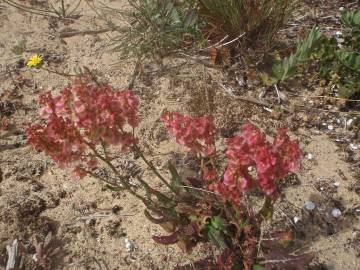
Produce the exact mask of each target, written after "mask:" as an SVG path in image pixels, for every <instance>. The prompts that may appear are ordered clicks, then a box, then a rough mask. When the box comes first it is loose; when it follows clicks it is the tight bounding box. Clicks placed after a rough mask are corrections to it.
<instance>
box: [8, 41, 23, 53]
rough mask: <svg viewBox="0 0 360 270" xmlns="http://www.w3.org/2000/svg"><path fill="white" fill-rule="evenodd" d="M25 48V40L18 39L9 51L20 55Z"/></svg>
mask: <svg viewBox="0 0 360 270" xmlns="http://www.w3.org/2000/svg"><path fill="white" fill-rule="evenodd" d="M25 50H26V40H24V39H23V40H21V41H19V42H18V43H17V44H16V45H15V46H14V47H13V48H12V49H11V51H12V52H13V53H14V54H16V55H21V54H23V53H24V52H25Z"/></svg>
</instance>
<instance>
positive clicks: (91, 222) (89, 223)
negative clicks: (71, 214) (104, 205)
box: [85, 218, 96, 227]
mask: <svg viewBox="0 0 360 270" xmlns="http://www.w3.org/2000/svg"><path fill="white" fill-rule="evenodd" d="M85 224H86V225H87V226H89V227H93V226H95V224H96V219H95V218H90V219H87V220H86V221H85Z"/></svg>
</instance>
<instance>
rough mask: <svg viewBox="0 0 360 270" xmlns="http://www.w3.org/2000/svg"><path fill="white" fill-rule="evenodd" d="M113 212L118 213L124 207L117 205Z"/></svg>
mask: <svg viewBox="0 0 360 270" xmlns="http://www.w3.org/2000/svg"><path fill="white" fill-rule="evenodd" d="M111 210H112V212H113V213H114V214H115V215H116V214H117V213H119V212H120V211H121V210H123V208H122V207H120V206H118V205H115V206H114V207H113V208H112V209H111Z"/></svg>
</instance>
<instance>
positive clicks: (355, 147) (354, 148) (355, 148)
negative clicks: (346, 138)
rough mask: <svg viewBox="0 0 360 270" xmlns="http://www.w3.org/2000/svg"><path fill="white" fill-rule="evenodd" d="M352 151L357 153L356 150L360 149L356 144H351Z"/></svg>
mask: <svg viewBox="0 0 360 270" xmlns="http://www.w3.org/2000/svg"><path fill="white" fill-rule="evenodd" d="M349 146H350V149H351V150H353V151H355V150H358V149H359V147H358V146H357V145H356V144H353V143H350V145H349Z"/></svg>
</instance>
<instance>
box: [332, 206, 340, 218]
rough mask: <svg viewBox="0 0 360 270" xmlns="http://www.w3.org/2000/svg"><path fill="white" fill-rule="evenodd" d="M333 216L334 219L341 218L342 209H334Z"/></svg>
mask: <svg viewBox="0 0 360 270" xmlns="http://www.w3.org/2000/svg"><path fill="white" fill-rule="evenodd" d="M331 215H332V216H333V217H334V218H338V217H340V216H341V211H340V209H337V208H334V209H333V210H331Z"/></svg>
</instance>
